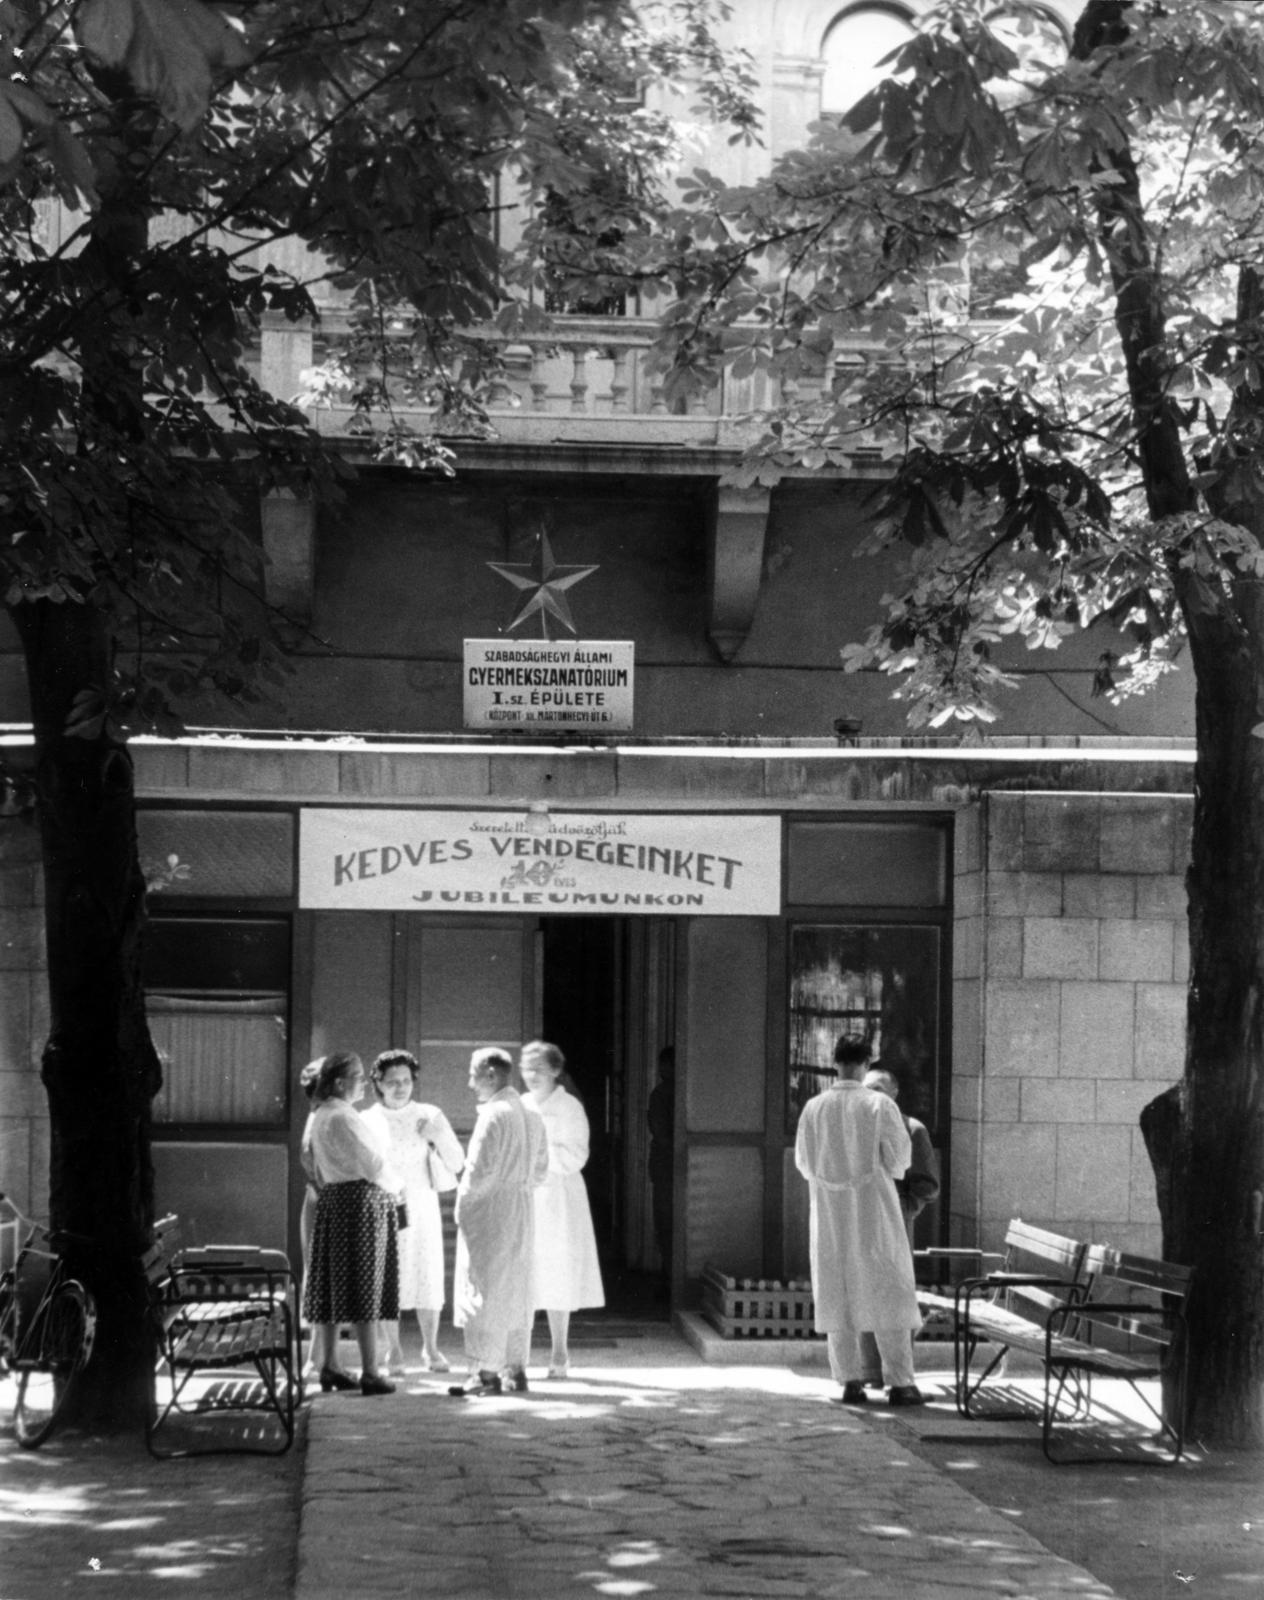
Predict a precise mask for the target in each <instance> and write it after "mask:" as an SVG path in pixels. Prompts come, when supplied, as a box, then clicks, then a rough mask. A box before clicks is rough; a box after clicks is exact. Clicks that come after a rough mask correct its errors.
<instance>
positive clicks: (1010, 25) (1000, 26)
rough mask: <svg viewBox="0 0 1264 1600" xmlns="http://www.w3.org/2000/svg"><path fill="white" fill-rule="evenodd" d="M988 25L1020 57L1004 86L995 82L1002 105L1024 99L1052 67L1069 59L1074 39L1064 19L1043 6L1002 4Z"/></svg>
mask: <svg viewBox="0 0 1264 1600" xmlns="http://www.w3.org/2000/svg"><path fill="white" fill-rule="evenodd" d="M987 25H988V27H989V28H990V29H991V31H992V32H993V33H994V34H995V35H996V37H997V38H998V39H1000V40H1001V41H1002V43H1004V44H1007V45H1008V46H1009V48H1010V49H1011V50H1012V51H1013V52H1014V54H1015V55H1016V56H1017V57H1018V61H1019V66H1018V71H1017V72H1016V73H1015V74H1014V76H1013V77H1012V78H1011V79H1010V81H1009V82H1008V83H1006V84H1004V85H1001V84H996V85H994V92H995V93H996V96H997V99H998V100H999V101H1000V102H1001V104H1002V105H1006V104H1013V103H1015V102H1016V101H1018V100H1019V99H1021V98H1022V97H1023V96H1024V95H1025V94H1026V93H1028V92H1029V91H1030V88H1031V86H1032V85H1034V84H1035V83H1037V82H1039V80H1040V79H1041V78H1042V77H1044V75H1045V74H1046V73H1047V72H1048V71H1049V69H1050V68H1052V67H1055V66H1056V65H1057V64H1058V63H1059V62H1060V61H1065V60H1066V56H1067V48H1068V46H1069V44H1070V40H1069V38H1068V37H1067V31H1066V28H1065V27H1064V26H1063V24H1062V21H1061V19H1060V18H1058V17H1056V16H1055V15H1054V13H1053V12H1052V11H1046V10H1045V8H1044V7H1043V6H1030V7H1023V8H1022V9H1021V10H1020V9H1018V8H1016V7H1013V6H1006V5H1000V6H997V8H996V10H995V11H990V12H989V13H988V18H987Z"/></svg>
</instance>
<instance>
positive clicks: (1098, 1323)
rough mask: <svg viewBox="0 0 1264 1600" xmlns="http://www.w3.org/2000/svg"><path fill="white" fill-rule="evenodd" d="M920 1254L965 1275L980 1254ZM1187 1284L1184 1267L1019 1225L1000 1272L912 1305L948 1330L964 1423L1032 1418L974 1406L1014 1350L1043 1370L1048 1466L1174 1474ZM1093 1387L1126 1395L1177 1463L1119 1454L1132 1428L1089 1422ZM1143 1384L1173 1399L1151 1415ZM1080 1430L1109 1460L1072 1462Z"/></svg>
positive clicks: (1180, 1426)
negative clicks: (1071, 1446)
mask: <svg viewBox="0 0 1264 1600" xmlns="http://www.w3.org/2000/svg"><path fill="white" fill-rule="evenodd" d="M919 1254H920V1255H922V1256H924V1257H928V1258H935V1257H944V1256H946V1257H947V1258H948V1259H949V1261H950V1262H953V1263H959V1262H961V1261H968V1260H969V1259H970V1258H971V1257H982V1256H983V1255H984V1254H985V1253H984V1252H981V1251H971V1250H948V1251H925V1252H919ZM1192 1276H1193V1272H1192V1269H1191V1268H1189V1267H1180V1266H1175V1265H1173V1264H1172V1263H1171V1262H1166V1261H1157V1260H1154V1259H1152V1258H1150V1257H1148V1256H1139V1255H1131V1254H1129V1253H1127V1252H1125V1251H1120V1250H1116V1249H1115V1248H1113V1247H1112V1246H1110V1245H1089V1244H1082V1243H1080V1242H1079V1241H1077V1240H1075V1239H1070V1238H1067V1237H1065V1236H1064V1235H1062V1234H1056V1233H1051V1232H1049V1230H1048V1229H1044V1228H1036V1227H1033V1226H1032V1225H1031V1224H1029V1223H1024V1222H1022V1221H1020V1220H1018V1219H1015V1220H1014V1221H1013V1222H1011V1223H1010V1225H1009V1229H1008V1231H1007V1232H1006V1236H1005V1252H1004V1257H1003V1264H1002V1266H1001V1268H1000V1269H999V1270H995V1271H990V1272H987V1273H981V1274H977V1275H975V1276H971V1277H967V1278H965V1279H963V1280H962V1281H961V1282H960V1283H959V1284H958V1285H957V1286H956V1288H955V1289H954V1290H953V1291H952V1293H951V1294H947V1293H944V1292H942V1291H938V1290H929V1289H921V1288H919V1290H918V1295H917V1298H918V1303H919V1305H920V1306H921V1307H922V1309H923V1310H924V1311H928V1312H932V1313H942V1314H949V1315H951V1317H952V1319H953V1376H954V1388H955V1395H956V1402H957V1409H958V1411H959V1412H960V1413H961V1415H962V1416H964V1417H978V1416H987V1417H991V1418H998V1417H1022V1416H1025V1415H1029V1414H1030V1413H1029V1411H1023V1410H1013V1409H1011V1410H1004V1409H998V1408H996V1407H995V1406H989V1407H988V1408H987V1409H986V1410H984V1409H982V1408H981V1407H980V1405H979V1399H980V1391H981V1390H982V1388H983V1385H984V1384H985V1383H986V1382H987V1380H988V1379H989V1378H991V1377H993V1376H994V1375H995V1374H997V1373H998V1369H1000V1367H1001V1364H1002V1362H1003V1361H1004V1359H1005V1357H1006V1356H1007V1355H1008V1354H1009V1352H1010V1351H1011V1350H1019V1351H1023V1352H1024V1353H1026V1354H1028V1355H1032V1356H1035V1357H1037V1358H1038V1359H1039V1361H1040V1363H1041V1366H1042V1369H1043V1375H1044V1392H1043V1399H1042V1404H1041V1443H1042V1446H1043V1449H1044V1452H1045V1455H1046V1456H1047V1457H1048V1459H1049V1460H1050V1461H1051V1462H1053V1463H1054V1464H1055V1465H1058V1464H1061V1463H1063V1462H1067V1461H1072V1460H1076V1461H1087V1460H1102V1459H1121V1460H1128V1461H1132V1462H1142V1463H1149V1464H1156V1463H1160V1462H1163V1463H1167V1464H1171V1463H1175V1462H1176V1461H1179V1460H1180V1458H1181V1454H1182V1451H1183V1449H1184V1416H1185V1400H1186V1394H1185V1390H1186V1353H1185V1352H1186V1338H1185V1301H1186V1299H1187V1297H1188V1294H1189V1286H1190V1281H1191V1278H1192ZM992 1346H995V1349H994V1350H993V1349H992V1348H991V1347H992ZM981 1351H982V1352H983V1354H982V1356H981V1355H980V1352H981ZM1095 1377H1097V1378H1112V1379H1117V1380H1122V1381H1123V1382H1125V1383H1127V1384H1128V1385H1129V1387H1130V1388H1131V1390H1132V1392H1133V1393H1134V1394H1135V1395H1136V1397H1137V1398H1138V1400H1139V1401H1140V1402H1141V1404H1142V1405H1143V1407H1144V1408H1145V1409H1146V1411H1148V1412H1149V1414H1150V1415H1151V1416H1153V1417H1154V1419H1155V1420H1156V1422H1157V1423H1158V1425H1159V1433H1158V1439H1159V1442H1160V1444H1162V1443H1163V1442H1165V1441H1166V1442H1167V1443H1168V1444H1169V1445H1170V1454H1167V1455H1164V1454H1162V1453H1159V1454H1157V1455H1156V1454H1155V1453H1153V1452H1152V1451H1145V1452H1141V1453H1138V1452H1136V1451H1129V1452H1127V1453H1124V1452H1123V1451H1121V1450H1120V1448H1119V1447H1118V1446H1119V1442H1120V1440H1119V1436H1120V1435H1121V1434H1122V1433H1124V1432H1125V1431H1126V1419H1125V1418H1117V1419H1115V1421H1114V1422H1113V1423H1112V1419H1111V1418H1110V1417H1109V1415H1108V1414H1106V1413H1105V1412H1102V1411H1099V1412H1097V1413H1094V1412H1093V1405H1092V1403H1093V1379H1094V1378H1095ZM1143 1383H1149V1384H1151V1385H1153V1384H1155V1383H1158V1384H1159V1386H1160V1393H1162V1391H1163V1390H1164V1389H1166V1390H1167V1391H1168V1402H1169V1403H1168V1405H1167V1406H1166V1407H1165V1406H1164V1404H1163V1403H1162V1400H1160V1403H1159V1404H1157V1405H1156V1404H1155V1403H1154V1401H1153V1399H1152V1398H1151V1395H1150V1394H1148V1393H1147V1392H1146V1391H1145V1390H1144V1389H1143V1388H1142V1384H1143ZM1073 1427H1074V1428H1075V1429H1076V1430H1077V1434H1078V1436H1080V1437H1084V1438H1087V1437H1091V1435H1092V1434H1094V1433H1096V1434H1097V1435H1099V1436H1101V1435H1103V1434H1110V1435H1112V1436H1114V1438H1115V1441H1116V1443H1115V1447H1114V1450H1113V1454H1108V1455H1104V1454H1103V1452H1102V1450H1101V1449H1095V1450H1094V1451H1092V1452H1088V1453H1084V1452H1082V1453H1079V1454H1075V1455H1072V1454H1069V1453H1067V1452H1066V1451H1065V1449H1064V1448H1062V1446H1063V1444H1064V1442H1065V1441H1064V1436H1065V1434H1066V1433H1067V1430H1068V1429H1070V1428H1073Z"/></svg>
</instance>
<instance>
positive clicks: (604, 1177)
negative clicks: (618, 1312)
mask: <svg viewBox="0 0 1264 1600" xmlns="http://www.w3.org/2000/svg"><path fill="white" fill-rule="evenodd" d="M540 927H541V933H542V936H543V941H544V949H543V957H544V963H543V964H544V994H543V998H542V1004H541V1016H542V1018H543V1026H544V1037H545V1038H546V1039H548V1040H550V1041H551V1042H552V1043H553V1044H555V1045H557V1046H558V1047H559V1049H560V1050H561V1051H562V1053H563V1055H565V1057H566V1063H567V1068H568V1070H569V1071H570V1074H571V1077H572V1078H573V1079H574V1081H575V1092H576V1093H577V1094H578V1095H579V1098H580V1099H581V1100H582V1101H583V1103H584V1110H585V1111H586V1112H587V1113H588V1126H589V1133H590V1137H591V1146H590V1154H589V1157H588V1165H587V1167H585V1169H584V1180H585V1182H586V1183H587V1185H588V1203H589V1204H590V1205H591V1206H592V1214H593V1227H594V1228H595V1229H596V1231H597V1248H598V1250H599V1251H600V1252H601V1264H602V1268H603V1271H604V1270H605V1269H606V1268H607V1267H610V1268H615V1269H617V1268H618V1267H619V1266H620V1265H621V1262H620V1261H619V1259H618V1257H619V1254H620V1251H619V1237H620V1224H621V1219H622V1211H621V1205H620V1201H621V1195H620V1188H621V1185H620V1182H619V1169H620V1161H619V1147H618V1143H617V1137H618V1122H619V1109H620V1108H619V1098H620V1097H619V1093H618V1090H619V1082H618V1076H619V1075H618V1072H617V1065H618V1064H617V1059H616V1057H617V1051H616V1048H615V1044H616V1040H617V1039H618V1037H619V1015H618V1012H619V1007H618V1000H617V995H616V983H615V975H616V972H617V970H618V962H617V959H616V956H617V949H616V946H617V935H618V929H619V923H618V921H617V920H616V919H615V918H614V917H544V918H542V919H541V923H540Z"/></svg>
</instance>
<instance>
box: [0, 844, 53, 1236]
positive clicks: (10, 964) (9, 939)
mask: <svg viewBox="0 0 1264 1600" xmlns="http://www.w3.org/2000/svg"><path fill="white" fill-rule="evenodd" d="M46 968H47V961H46V957H45V952H44V885H43V875H42V872H41V868H40V845H39V832H38V830H37V829H36V827H35V824H34V822H33V821H32V819H31V817H30V816H29V814H28V815H24V816H15V817H0V1190H3V1191H4V1193H5V1194H7V1195H9V1196H10V1197H11V1198H12V1200H13V1201H14V1203H15V1204H16V1205H18V1206H20V1207H21V1209H22V1210H23V1211H24V1212H26V1213H27V1214H28V1215H30V1214H32V1213H34V1214H36V1215H38V1216H41V1217H42V1216H45V1215H46V1214H47V1211H48V1101H47V1099H46V1097H45V1094H44V1086H43V1084H42V1083H41V1082H40V1078H39V1052H40V1049H41V1047H42V1045H43V1041H44V1039H45V1037H46V1035H47V1033H48V986H47V982H46V979H45V972H46Z"/></svg>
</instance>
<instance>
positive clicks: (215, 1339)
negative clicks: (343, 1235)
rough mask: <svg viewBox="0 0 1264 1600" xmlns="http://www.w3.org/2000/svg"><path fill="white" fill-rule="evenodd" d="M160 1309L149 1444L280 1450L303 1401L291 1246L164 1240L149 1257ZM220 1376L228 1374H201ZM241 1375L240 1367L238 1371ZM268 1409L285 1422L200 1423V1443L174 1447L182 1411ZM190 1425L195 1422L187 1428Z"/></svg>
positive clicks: (193, 1450)
mask: <svg viewBox="0 0 1264 1600" xmlns="http://www.w3.org/2000/svg"><path fill="white" fill-rule="evenodd" d="M146 1269H147V1273H148V1276H149V1278H150V1282H151V1286H152V1290H153V1295H154V1305H155V1311H156V1323H155V1332H156V1336H157V1340H158V1370H159V1373H160V1374H161V1375H162V1376H163V1378H164V1379H165V1380H166V1381H167V1382H169V1384H170V1394H169V1396H168V1397H167V1398H166V1399H165V1400H162V1401H160V1399H159V1397H158V1393H157V1389H156V1388H155V1394H154V1399H153V1402H152V1405H151V1408H150V1417H149V1423H148V1426H147V1427H146V1430H145V1439H146V1443H147V1444H148V1446H149V1450H150V1453H151V1454H152V1455H154V1456H157V1457H158V1458H160V1459H163V1460H166V1459H170V1458H171V1457H173V1456H186V1455H195V1454H198V1455H201V1454H208V1455H209V1454H215V1453H219V1452H244V1453H248V1454H262V1455H280V1454H283V1453H284V1452H285V1451H286V1450H288V1449H289V1448H290V1445H291V1444H292V1443H293V1442H294V1414H295V1410H296V1408H297V1406H298V1405H299V1404H300V1403H301V1401H302V1398H303V1395H302V1378H301V1370H302V1368H301V1360H300V1355H299V1344H298V1339H299V1317H298V1289H297V1285H296V1283H295V1279H294V1274H293V1272H292V1271H291V1270H290V1263H289V1261H288V1259H287V1258H286V1256H285V1254H284V1252H283V1251H280V1250H265V1249H262V1248H260V1247H258V1246H255V1245H208V1246H205V1247H203V1248H199V1249H186V1250H181V1251H178V1252H177V1253H176V1254H174V1255H171V1256H168V1255H167V1254H166V1251H165V1249H164V1247H163V1246H162V1245H161V1244H160V1245H158V1246H156V1247H155V1249H154V1250H153V1251H151V1252H150V1256H149V1257H148V1258H147V1261H146ZM208 1375H218V1378H219V1380H220V1381H218V1382H213V1383H209V1384H207V1383H205V1382H202V1383H199V1384H197V1385H194V1387H193V1388H192V1389H190V1384H191V1383H192V1382H193V1380H194V1378H200V1379H205V1378H206V1377H207V1376H208ZM234 1375H235V1376H234ZM251 1412H261V1413H264V1414H266V1415H268V1416H270V1417H274V1418H275V1419H276V1421H277V1422H278V1423H279V1425H280V1426H279V1429H278V1428H274V1427H271V1426H269V1427H268V1428H265V1429H262V1430H260V1429H257V1428H247V1429H245V1430H244V1432H243V1430H242V1429H241V1428H238V1429H237V1430H236V1433H235V1434H234V1433H232V1432H230V1431H228V1430H218V1431H217V1432H216V1433H214V1434H213V1435H211V1436H210V1438H211V1442H210V1443H207V1442H206V1440H207V1437H208V1436H207V1433H206V1430H204V1429H199V1430H198V1431H197V1433H196V1434H195V1435H194V1436H193V1439H192V1442H190V1441H189V1439H188V1438H187V1437H186V1440H185V1442H184V1443H177V1444H175V1445H173V1446H170V1447H169V1446H168V1445H167V1443H166V1440H167V1438H168V1437H170V1436H171V1435H172V1433H173V1432H174V1431H175V1430H176V1426H177V1419H179V1418H189V1417H207V1416H209V1415H212V1414H230V1413H231V1414H236V1415H237V1416H238V1420H239V1421H240V1418H241V1415H242V1414H243V1413H251ZM185 1432H186V1434H187V1432H188V1430H185Z"/></svg>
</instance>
